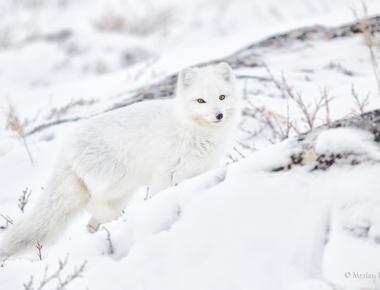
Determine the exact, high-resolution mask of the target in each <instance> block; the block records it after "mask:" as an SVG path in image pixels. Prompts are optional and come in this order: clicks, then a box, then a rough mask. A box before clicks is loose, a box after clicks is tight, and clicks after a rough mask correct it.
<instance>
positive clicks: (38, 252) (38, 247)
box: [36, 241, 42, 261]
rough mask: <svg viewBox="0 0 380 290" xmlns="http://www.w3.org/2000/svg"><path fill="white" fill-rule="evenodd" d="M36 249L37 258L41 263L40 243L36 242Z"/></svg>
mask: <svg viewBox="0 0 380 290" xmlns="http://www.w3.org/2000/svg"><path fill="white" fill-rule="evenodd" d="M36 249H37V256H38V258H39V259H40V261H42V244H41V242H40V241H37V245H36Z"/></svg>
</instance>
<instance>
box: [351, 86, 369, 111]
mask: <svg viewBox="0 0 380 290" xmlns="http://www.w3.org/2000/svg"><path fill="white" fill-rule="evenodd" d="M351 95H352V97H353V98H354V100H355V103H354V104H355V106H356V109H357V110H358V113H359V114H364V112H365V111H366V108H367V106H368V105H369V96H370V93H368V94H367V96H366V97H365V98H364V99H360V97H359V94H358V93H357V91H356V90H355V86H354V85H352V86H351Z"/></svg>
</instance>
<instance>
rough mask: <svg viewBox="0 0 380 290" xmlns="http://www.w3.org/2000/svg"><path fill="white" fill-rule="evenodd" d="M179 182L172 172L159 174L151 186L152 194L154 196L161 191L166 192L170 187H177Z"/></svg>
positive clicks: (155, 176)
mask: <svg viewBox="0 0 380 290" xmlns="http://www.w3.org/2000/svg"><path fill="white" fill-rule="evenodd" d="M177 183H178V182H177V181H176V175H175V173H174V172H171V171H169V170H168V171H164V172H161V173H158V174H155V175H154V177H153V180H152V183H151V184H150V192H151V193H152V194H156V193H157V192H160V191H161V190H164V189H166V188H168V187H171V186H174V185H176V184H177Z"/></svg>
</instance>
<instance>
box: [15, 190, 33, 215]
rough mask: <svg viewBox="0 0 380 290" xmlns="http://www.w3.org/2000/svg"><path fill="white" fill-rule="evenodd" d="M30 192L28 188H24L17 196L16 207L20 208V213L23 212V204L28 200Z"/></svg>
mask: <svg viewBox="0 0 380 290" xmlns="http://www.w3.org/2000/svg"><path fill="white" fill-rule="evenodd" d="M31 194H32V190H31V189H29V188H27V187H26V188H25V189H24V190H23V191H22V194H21V196H20V197H19V198H18V204H17V205H18V208H19V209H20V210H21V212H22V213H24V209H25V206H26V205H27V203H28V202H29V197H30V195H31Z"/></svg>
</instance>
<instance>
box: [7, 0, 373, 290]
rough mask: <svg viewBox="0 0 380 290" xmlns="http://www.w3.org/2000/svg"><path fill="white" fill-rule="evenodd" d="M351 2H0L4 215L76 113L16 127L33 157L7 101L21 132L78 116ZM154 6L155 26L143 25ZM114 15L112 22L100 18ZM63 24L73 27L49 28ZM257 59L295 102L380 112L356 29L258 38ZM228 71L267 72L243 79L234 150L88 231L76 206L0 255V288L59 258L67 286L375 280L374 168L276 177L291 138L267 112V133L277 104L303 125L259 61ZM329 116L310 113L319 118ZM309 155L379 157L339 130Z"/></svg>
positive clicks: (361, 135)
mask: <svg viewBox="0 0 380 290" xmlns="http://www.w3.org/2000/svg"><path fill="white" fill-rule="evenodd" d="M367 4H368V9H369V13H370V14H376V13H378V12H379V11H380V5H379V2H378V1H375V0H373V1H368V3H367ZM351 5H354V6H355V5H359V1H355V2H350V3H348V1H344V0H337V1H327V0H321V1H309V0H307V1H301V0H292V1H287V2H286V4H284V2H283V1H279V0H268V1H244V0H237V1H225V0H224V1H222V0H213V1H208V2H207V3H205V2H204V1H200V0H196V1H191V2H186V3H185V2H183V3H182V2H179V1H174V0H165V1H160V3H159V4H158V2H157V3H154V2H151V1H145V0H144V1H131V0H128V1H127V0H112V1H100V0H98V1H89V0H83V1H71V0H65V1H62V0H60V1H58V0H56V1H45V0H41V1H32V0H23V1H19V2H17V1H11V0H6V1H2V2H1V3H0V19H1V20H0V46H1V48H0V87H1V92H0V213H2V214H6V215H8V216H10V217H12V218H13V219H15V220H16V219H18V218H21V217H22V213H21V212H20V210H19V209H18V207H17V200H18V198H19V196H20V194H21V192H22V190H23V189H25V188H26V187H27V188H29V189H31V190H32V195H31V200H30V202H29V203H28V204H27V206H26V210H29V209H30V208H31V207H32V206H33V204H34V203H35V202H36V200H37V199H38V195H39V194H40V192H41V191H43V187H44V186H45V184H46V181H47V179H48V178H49V175H50V173H51V171H52V168H53V166H54V161H55V157H56V156H57V153H58V152H59V150H60V146H61V145H60V144H61V143H62V140H63V139H64V138H65V136H66V135H67V132H68V131H69V130H70V129H71V128H72V126H74V124H75V122H68V123H63V124H60V125H56V126H52V127H50V128H48V129H45V130H42V131H41V132H40V133H36V134H33V135H30V136H28V137H27V142H28V146H29V147H30V150H31V152H32V156H33V159H34V165H32V164H31V163H30V161H29V159H28V155H27V154H26V152H25V148H24V145H23V143H22V140H20V138H18V137H17V135H16V134H15V133H14V132H12V131H10V130H8V129H4V128H5V124H6V115H7V113H8V110H9V105H10V104H11V105H13V106H14V108H15V110H16V113H17V115H18V116H19V118H20V119H21V120H22V121H24V120H27V123H26V124H25V128H26V130H30V129H32V128H35V127H36V126H38V125H41V124H45V123H46V122H48V121H56V120H58V121H59V120H62V119H70V118H87V117H89V116H92V115H94V114H98V113H100V112H103V111H105V110H107V109H109V108H111V107H112V106H113V105H114V104H115V103H118V102H120V101H123V100H125V99H128V98H129V97H131V96H132V93H131V92H132V91H133V90H134V89H137V88H139V87H142V86H144V85H149V84H151V83H154V82H156V81H159V80H161V79H162V78H164V77H165V76H168V75H171V74H173V73H176V72H177V71H178V70H180V69H182V68H184V67H186V66H189V65H194V64H197V63H199V62H203V61H210V60H213V59H217V58H221V57H225V56H228V55H230V54H232V53H234V52H235V51H236V50H238V49H241V48H242V47H244V46H246V45H249V44H251V43H253V42H255V41H258V40H261V39H263V38H265V37H267V36H270V35H272V34H274V33H279V32H284V31H287V30H289V29H293V28H297V27H301V26H305V25H313V24H324V25H329V26H333V25H340V24H342V23H345V22H347V21H352V20H353V16H352V12H351V11H350V9H349V8H350V7H351ZM166 13H168V14H166ZM169 15H170V16H169ZM163 16H165V17H164V18H165V19H166V18H167V22H162V23H161V22H158V23H155V21H158V20H160V19H162V17H163ZM107 17H111V19H109V18H107ZM120 18H121V19H120ZM111 20H112V21H116V20H118V21H122V22H121V23H119V24H118V23H117V22H116V23H113V25H115V26H114V27H113V28H112V29H111V28H109V25H111V24H112V23H110V22H107V21H111ZM104 21H105V22H104ZM125 23H131V25H130V26H128V25H126V24H125ZM141 23H145V24H146V25H147V26H144V25H142V24H141ZM100 24H101V25H100ZM99 25H100V26H102V27H103V28H102V29H99ZM107 25H108V26H107ZM118 25H119V26H120V27H119V26H118ZM111 26H112V25H111ZM140 26H142V27H140ZM156 26H157V27H156ZM145 28H146V29H147V31H144V29H145ZM62 31H68V32H69V34H68V35H69V36H64V35H65V34H64V33H63V34H62V35H63V36H62V35H61V36H57V35H55V34H56V33H57V32H62ZM49 35H50V40H49V39H48V38H49ZM51 35H55V37H58V38H59V37H61V38H62V39H60V40H52V38H51V37H52V36H51ZM65 37H66V38H65ZM53 39H54V37H53ZM378 53H379V52H378V48H376V54H377V55H378ZM255 58H257V60H258V61H264V62H265V63H266V64H267V66H268V67H269V69H270V70H271V72H272V73H273V75H274V77H275V78H277V79H279V80H281V75H282V74H283V75H284V76H285V77H286V80H287V82H288V83H289V85H291V86H292V87H293V88H295V90H296V91H297V92H301V94H302V96H303V97H304V101H305V103H306V104H307V105H310V106H312V105H313V104H314V102H315V101H316V100H318V98H319V97H320V94H321V93H320V92H321V89H323V88H326V89H327V91H328V94H329V96H331V97H333V99H332V101H331V103H330V112H329V114H330V116H329V117H330V118H331V120H336V119H339V118H343V117H347V116H352V115H355V114H357V113H358V108H357V107H356V105H355V101H354V99H353V97H352V95H351V88H352V85H354V87H355V90H356V91H357V93H358V95H359V97H360V98H361V99H364V98H365V97H366V96H367V94H369V99H368V105H367V106H366V108H365V109H366V110H370V109H375V108H379V105H380V99H379V97H378V93H377V85H376V81H375V78H374V76H373V73H372V68H371V64H370V62H369V53H368V49H367V48H366V47H365V45H364V44H363V39H362V37H361V36H360V35H356V36H352V37H346V38H337V39H333V40H329V41H326V40H316V41H311V40H308V41H305V42H296V43H293V44H289V45H288V46H285V47H268V48H265V49H264V48H259V49H257V50H255ZM342 68H344V69H347V70H349V71H351V72H352V74H347V73H344V72H342ZM236 74H237V75H238V76H239V75H240V76H242V75H248V76H255V77H262V78H263V79H255V78H239V87H240V88H239V93H240V94H241V95H244V94H245V93H246V97H247V100H245V102H244V105H245V106H247V107H249V108H250V109H252V110H257V111H255V113H256V114H255V118H249V117H247V116H245V117H244V119H243V123H242V124H241V130H240V131H239V136H238V140H237V141H238V142H237V143H236V148H235V149H236V150H237V151H236V150H234V151H231V157H232V159H234V160H233V161H232V160H231V158H228V159H227V163H228V165H226V166H224V167H221V168H216V169H215V170H212V171H210V172H206V173H205V174H203V175H201V176H198V177H195V178H193V179H190V180H187V181H184V182H183V183H181V184H179V185H178V186H175V187H173V188H169V189H167V190H165V191H162V192H160V193H159V194H157V195H155V196H152V197H150V196H148V198H147V189H146V188H141V189H140V190H139V191H138V192H136V193H135V196H134V199H133V200H132V202H131V203H130V205H129V206H128V207H127V208H126V209H125V212H124V214H123V216H122V217H120V218H119V219H118V220H116V221H114V222H111V223H109V224H106V225H104V227H105V228H106V229H100V230H99V231H98V232H97V233H95V234H89V233H87V231H86V229H85V224H86V222H87V221H88V219H89V218H90V217H89V215H88V214H87V213H84V212H83V213H80V214H79V215H78V216H77V217H76V218H75V220H74V221H73V223H72V224H71V225H70V227H69V229H68V230H67V232H65V233H64V234H62V237H61V238H60V239H59V240H58V241H57V242H56V243H54V244H52V245H50V246H48V245H44V247H43V250H42V253H43V259H42V261H39V259H38V257H37V255H36V252H26V253H21V254H20V255H19V256H15V257H11V258H9V259H7V260H5V261H3V262H1V261H0V265H2V266H1V267H0V289H1V290H3V289H4V290H10V289H23V283H27V282H28V281H29V280H30V277H31V276H33V277H34V283H35V284H36V283H38V282H39V281H40V280H41V279H42V278H43V275H44V271H45V267H46V266H48V271H49V273H51V272H53V271H54V270H55V269H56V268H57V260H58V259H61V260H62V259H64V258H65V257H66V255H67V254H68V265H67V269H65V270H64V271H63V272H64V274H68V273H71V272H72V271H73V270H74V268H75V267H78V266H79V265H81V264H82V263H83V261H87V264H86V267H85V271H84V272H83V274H82V276H83V277H81V278H78V279H75V280H74V281H73V282H72V283H70V284H69V285H68V286H67V289H87V288H88V289H91V290H96V289H99V290H100V289H110V287H111V288H112V289H115V290H119V289H120V290H121V289H133V290H139V289H155V290H156V289H157V290H158V289H165V290H171V289H173V290H178V289H181V290H182V289H183V290H186V289H189V290H190V289H191V290H193V289H199V290H202V289H205V290H213V289H215V290H223V289H226V290H231V289H239V290H240V289H241V290H245V289H247V290H251V289H263V290H272V289H276V290H279V289H286V290H300V289H302V290H332V289H371V290H376V289H380V277H379V276H378V272H379V271H380V263H379V261H380V246H379V241H380V214H379V213H380V195H379V192H380V180H379V178H378V175H379V170H380V165H379V164H376V163H363V164H361V165H358V166H354V167H352V166H348V165H344V164H337V165H336V166H333V167H331V168H330V169H328V170H326V171H310V168H309V167H308V166H298V167H295V168H293V169H291V170H289V171H284V172H272V170H273V169H276V168H279V167H281V166H284V165H286V164H288V163H289V161H290V160H291V156H292V155H293V154H297V153H299V152H300V150H301V149H302V148H300V146H298V145H297V143H295V142H294V139H292V138H290V139H287V140H283V139H284V138H283V137H281V136H279V135H278V133H276V132H277V131H276V130H275V129H273V128H272V127H271V126H269V125H268V120H269V121H272V122H273V123H272V125H273V124H274V127H275V128H277V129H278V128H279V127H280V126H281V124H282V125H283V123H284V120H286V118H287V115H288V118H289V119H290V122H291V123H292V124H293V125H294V127H295V128H296V129H292V130H291V131H290V136H296V135H297V134H298V133H299V132H305V131H307V130H308V129H309V128H308V126H307V125H306V123H305V121H304V119H303V118H304V116H303V115H302V112H301V111H300V109H299V107H298V106H297V105H296V104H295V102H294V101H292V100H291V99H289V98H283V97H282V93H281V92H280V91H279V90H278V89H277V88H276V86H275V84H273V82H271V81H266V80H265V79H266V78H268V72H267V71H266V70H265V69H264V68H263V67H254V66H253V67H245V68H239V69H237V70H236ZM251 106H253V107H251ZM326 115H327V112H326V111H325V110H324V109H323V110H321V111H320V112H318V114H317V119H316V124H315V126H318V125H322V124H324V123H325V121H326V118H327V116H326ZM280 141H281V142H280ZM273 143H275V144H273ZM241 144H243V145H245V146H242V145H241ZM248 148H254V149H259V150H251V149H248ZM63 150H64V149H63ZM315 150H316V152H317V153H320V154H326V155H329V154H342V153H353V154H354V155H355V156H356V155H358V156H359V155H360V156H365V157H368V158H370V159H371V160H379V158H380V152H379V146H378V144H376V143H375V142H374V140H373V135H372V134H370V133H368V132H365V131H360V130H358V129H351V128H337V129H329V130H323V131H322V132H321V133H320V134H319V135H318V137H317V138H316V144H315ZM238 153H240V154H238ZM243 156H244V157H243ZM2 222H3V220H1V219H0V225H2ZM107 231H109V233H110V239H111V241H112V246H113V250H114V253H112V254H111V253H110V248H109V241H108V240H107ZM1 235H2V231H0V239H1ZM363 277H364V278H363ZM56 282H57V281H52V282H50V284H49V285H48V287H47V288H46V289H54V288H55V287H54V283H56ZM44 289H45V288H44Z"/></svg>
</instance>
